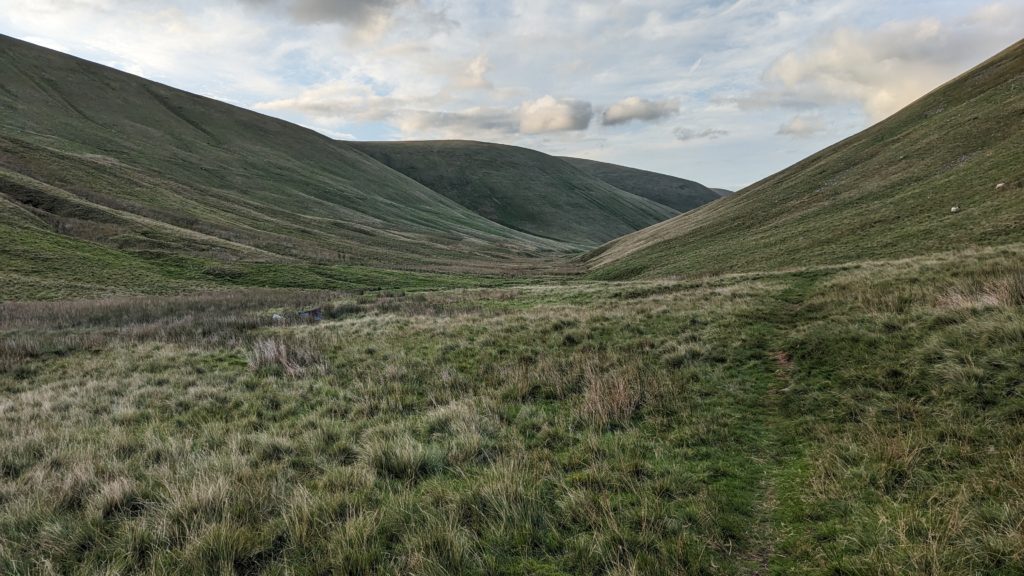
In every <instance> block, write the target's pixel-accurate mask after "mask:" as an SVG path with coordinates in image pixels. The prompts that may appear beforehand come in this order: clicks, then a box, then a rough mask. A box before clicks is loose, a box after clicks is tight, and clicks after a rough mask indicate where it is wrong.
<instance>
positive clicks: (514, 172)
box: [355, 140, 677, 246]
mask: <svg viewBox="0 0 1024 576" xmlns="http://www.w3.org/2000/svg"><path fill="white" fill-rule="evenodd" d="M355 146H356V147H357V148H358V149H360V150H362V151H363V152H365V153H367V154H369V155H370V156H372V157H374V158H376V159H377V160H379V161H381V162H383V163H384V164H387V165H388V166H390V167H391V168H394V169H395V170H397V171H399V172H401V173H403V174H405V175H407V176H409V177H410V178H413V179H414V180H417V181H418V182H420V183H422V184H423V185H425V186H427V187H428V188H431V189H433V190H436V191H437V192H440V193H441V194H444V195H445V196H447V197H448V198H450V199H452V200H454V201H455V202H457V203H459V204H461V205H462V206H465V207H466V208H469V209H470V210H472V211H474V212H476V213H477V214H480V215H481V216H483V217H485V218H487V219H489V220H493V221H494V222H498V223H501V224H504V225H505V226H508V227H510V228H514V229H516V230H522V231H524V232H528V233H530V234H536V235H538V236H542V237H545V238H552V239H555V240H559V241H564V242H570V243H573V244H577V245H581V246H594V245H596V244H599V243H601V242H605V241H608V240H611V239H612V238H615V237H617V236H621V235H623V234H628V233H629V232H633V231H635V230H639V229H640V228H644V227H646V226H650V225H651V224H654V223H656V222H660V221H662V220H664V219H666V218H669V217H671V216H674V215H675V214H676V213H677V211H676V210H674V209H672V208H669V207H666V206H663V205H660V204H657V203H655V202H651V201H649V200H646V199H644V198H639V197H637V196H634V195H633V194H630V193H628V192H624V191H622V190H619V189H618V188H615V187H614V186H611V185H609V184H607V183H606V182H603V181H601V180H599V179H597V178H594V177H593V176H590V175H588V174H586V173H584V172H582V171H580V170H578V169H576V168H574V167H572V166H570V165H569V164H567V163H565V162H563V161H561V160H559V159H558V158H555V157H553V156H548V155H547V154H543V153H541V152H537V151H535V150H527V149H526V148H519V147H517V146H506V145H502V144H489V143H484V142H468V141H450V140H445V141H430V142H360V143H356V144H355Z"/></svg>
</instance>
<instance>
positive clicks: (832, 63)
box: [752, 4, 1024, 121]
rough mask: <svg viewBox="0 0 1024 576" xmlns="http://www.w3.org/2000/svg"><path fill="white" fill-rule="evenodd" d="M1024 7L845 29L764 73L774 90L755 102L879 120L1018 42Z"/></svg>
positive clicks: (993, 8) (788, 56)
mask: <svg viewBox="0 0 1024 576" xmlns="http://www.w3.org/2000/svg"><path fill="white" fill-rule="evenodd" d="M1021 30H1024V4H1018V5H1016V6H1010V5H1007V4H994V5H990V6H986V7H984V8H983V9H981V10H978V11H976V12H975V13H974V14H971V15H970V16H968V17H964V18H960V19H957V20H952V21H950V22H943V21H941V20H939V19H936V18H926V19H922V20H913V21H901V22H890V23H887V24H884V25H883V26H881V27H879V28H876V29H859V28H849V27H847V28H840V29H838V30H835V31H834V32H832V33H830V34H828V35H827V36H825V37H823V38H821V39H819V40H818V41H816V42H815V43H814V44H813V45H812V46H811V47H810V48H809V49H801V50H798V51H791V52H789V53H787V54H785V55H783V56H782V57H781V58H779V59H778V60H777V61H776V62H775V63H774V64H773V65H772V66H771V68H769V70H768V71H767V72H766V74H765V79H766V81H767V82H768V84H769V86H770V87H772V88H770V89H769V90H768V91H766V92H762V93H760V94H754V95H752V98H753V100H752V102H754V103H757V102H758V100H761V101H762V103H775V104H780V105H784V104H786V103H787V102H789V103H800V104H810V105H811V106H813V105H815V104H820V105H827V104H834V103H836V102H844V101H852V102H856V103H858V104H860V105H861V106H862V107H863V109H864V111H865V113H866V114H867V115H868V117H869V118H870V119H871V120H872V121H877V120H881V119H883V118H885V117H887V116H889V115H890V114H892V113H893V112H896V111H897V110H899V109H900V108H903V107H904V106H906V105H907V104H910V103H911V102H912V101H914V100H916V99H917V98H919V97H921V96H923V95H924V94H925V93H927V92H928V91H930V90H931V89H933V88H935V87H937V86H939V85H940V84H942V83H943V82H945V81H947V80H949V79H950V78H951V77H952V76H954V75H955V74H957V73H959V72H961V71H963V70H965V69H966V68H968V67H970V66H972V65H974V64H977V63H978V61H977V58H978V57H977V54H978V52H979V48H982V47H987V49H985V51H986V52H987V53H989V54H992V53H995V52H996V51H997V50H999V49H1001V48H1003V47H1005V46H1006V45H1008V44H1010V43H1011V42H1013V41H1014V40H1016V39H1018V37H1019V35H1020V31H1021Z"/></svg>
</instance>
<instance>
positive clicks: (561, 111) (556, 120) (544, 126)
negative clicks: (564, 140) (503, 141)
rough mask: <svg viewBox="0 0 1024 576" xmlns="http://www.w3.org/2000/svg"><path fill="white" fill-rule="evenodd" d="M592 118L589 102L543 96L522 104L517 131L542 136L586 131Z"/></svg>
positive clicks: (592, 109) (592, 111)
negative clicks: (548, 133) (552, 133)
mask: <svg viewBox="0 0 1024 576" xmlns="http://www.w3.org/2000/svg"><path fill="white" fill-rule="evenodd" d="M593 116H594V108H593V106H591V104H590V102H583V101H580V100H558V99H556V98H553V97H552V96H544V97H542V98H539V99H537V100H534V101H531V102H523V104H522V106H520V108H519V131H520V132H522V133H523V134H544V133H547V132H567V131H573V130H586V129H587V126H589V125H590V119H591V118H592V117H593Z"/></svg>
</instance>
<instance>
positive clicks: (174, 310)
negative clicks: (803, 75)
mask: <svg viewBox="0 0 1024 576" xmlns="http://www.w3.org/2000/svg"><path fill="white" fill-rule="evenodd" d="M1022 261H1024V259H1022V252H1021V249H1020V247H1007V248H1000V249H991V250H987V251H982V252H976V253H971V254H963V253H961V254H948V255H940V256H934V257H928V258H918V259H913V260H906V261H900V262H880V263H866V264H850V265H844V266H836V267H830V268H820V269H807V270H802V271H797V272H787V273H777V274H760V275H744V276H735V277H714V278H706V279H700V280H691V281H658V282H629V283H593V284H576V285H545V286H507V287H500V288H482V289H456V290H445V291H437V292H426V293H401V292H389V293H379V294H363V295H359V296H356V295H349V294H340V293H323V292H304V293H296V292H289V291H264V292H259V293H255V292H250V293H246V292H240V293H235V294H211V295H205V296H194V297H180V298H178V299H166V298H162V297H153V298H149V299H143V300H133V299H124V300H120V301H110V302H97V303H88V302H80V303H66V304H61V305H52V304H34V303H20V304H17V303H15V304H5V305H4V306H3V308H2V309H0V343H2V348H0V360H2V362H0V432H2V434H0V502H2V503H3V506H2V508H0V571H2V572H4V573H11V574H35V573H47V572H49V573H60V574H65V573H81V574H93V573H132V572H135V573H155V574H167V573H183V574H184V573H210V572H219V573H238V574H247V573H268V574H273V573H299V574H306V573H309V574H322V573H379V574H392V573H407V574H641V573H642V574H720V573H729V574H751V573H760V574H766V573H775V574H820V573H836V574H841V573H853V574H859V573H872V574H907V573H932V574H975V573H996V574H1000V573H1001V574H1014V573H1019V572H1020V571H1021V569H1022V567H1024V564H1022V562H1024V557H1022V555H1021V552H1020V551H1021V550H1024V546H1022V543H1024V526H1022V525H1021V522H1020V518H1022V517H1024V460H1022V456H1021V453H1020V450H1019V446H1020V444H1021V443H1022V442H1024V426H1022V425H1021V422H1022V421H1024V419H1022V418H1021V416H1022V415H1024V396H1022V390H1024V383H1022V381H1021V375H1022V374H1024V352H1022V351H1024V328H1022V326H1024V267H1022V264H1021V262H1022ZM316 303H321V304H324V305H325V314H326V316H327V318H328V319H327V320H325V321H324V322H322V323H319V324H306V323H302V322H299V321H297V320H296V319H294V317H292V316H289V317H288V318H287V319H286V320H285V321H284V322H275V321H273V320H272V319H271V318H270V314H272V313H274V312H277V313H282V312H287V311H294V310H297V309H300V308H303V307H307V306H310V305H314V304H316ZM218 310H219V311H220V312H219V313H218V312H217V311H218Z"/></svg>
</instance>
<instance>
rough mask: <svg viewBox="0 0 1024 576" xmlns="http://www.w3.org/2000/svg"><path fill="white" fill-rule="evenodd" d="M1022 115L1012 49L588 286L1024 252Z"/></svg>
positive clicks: (594, 264)
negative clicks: (983, 249)
mask: <svg viewBox="0 0 1024 576" xmlns="http://www.w3.org/2000/svg"><path fill="white" fill-rule="evenodd" d="M1022 114H1024V42H1018V43H1017V44H1015V45H1014V46H1011V47H1010V48H1008V49H1007V50H1005V51H1004V52H1002V53H1001V54H999V55H997V56H995V57H993V58H992V59H990V60H989V61H987V62H985V63H983V64H981V65H979V66H978V67H976V68H975V69H973V70H971V71H970V72H967V73H966V74H964V75H963V76H961V77H959V78H957V79H954V80H952V81H950V82H949V83H947V84H946V85H944V86H942V87H940V88H938V89H937V90H935V91H933V92H932V93H930V94H928V95H926V96H924V97H923V98H921V99H920V100H918V101H917V102H915V103H913V104H911V105H910V106H908V107H907V108H905V109H903V110H901V111H900V112H898V113H896V114H894V115H893V116H891V117H890V118H888V119H886V120H884V121H882V122H880V123H878V124H876V125H875V126H872V127H870V128H868V129H867V130H865V131H863V132H861V133H859V134H856V135H854V136H851V137H850V138H847V139H846V140H844V141H842V142H839V143H838V144H835V145H834V146H831V147H829V148H826V149H825V150H822V151H821V152H819V153H817V154H815V155H813V156H811V157H809V158H807V159H806V160H803V161H801V162H799V163H797V164H794V165H793V166H791V167H790V168H787V169H786V170H783V171H782V172H779V173H778V174H775V175H772V176H770V177H768V178H766V179H764V180H762V181H761V182H758V183H756V184H754V185H752V186H750V187H748V188H746V189H744V190H742V191H740V192H738V193H736V194H733V195H731V196H729V197H727V198H724V199H723V200H721V201H719V202H714V203H711V204H708V205H707V206H702V207H700V208H698V209H696V210H693V211H691V212H688V213H686V214H683V215H681V216H678V217H676V218H674V219H672V220H669V221H666V222H663V223H660V224H656V225H654V226H652V227H650V228H648V229H646V230H643V231H640V232H637V233H635V234H631V235H629V236H626V237H623V238H621V239H618V240H615V241H613V242H611V243H609V244H607V245H605V246H602V247H601V248H599V249H597V250H595V251H594V252H592V253H590V254H589V255H588V256H587V257H586V258H585V260H586V261H587V264H588V265H589V266H590V267H591V269H592V276H593V277H594V278H602V279H627V278H659V277H666V276H672V275H685V276H692V275H700V274H722V273H730V272H749V271H752V270H778V269H782V268H793V267H801V266H808V265H827V264H841V263H844V262H853V261H862V260H868V259H882V258H885V259H892V258H903V257H908V256H918V255H925V254H930V253H934V252H942V251H948V250H955V249H969V248H972V247H977V246H993V245H999V244H1007V243H1016V242H1021V241H1024V226H1022V222H1024V211H1022V209H1024V169H1022V166H1024V122H1022V120H1021V119H1022V118H1024V116H1022ZM1000 183H1002V184H1004V186H1003V187H1002V188H1000V189H997V186H998V185H999V184H1000ZM953 206H958V207H959V208H960V210H959V212H957V213H952V212H951V210H950V209H951V207H953Z"/></svg>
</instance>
